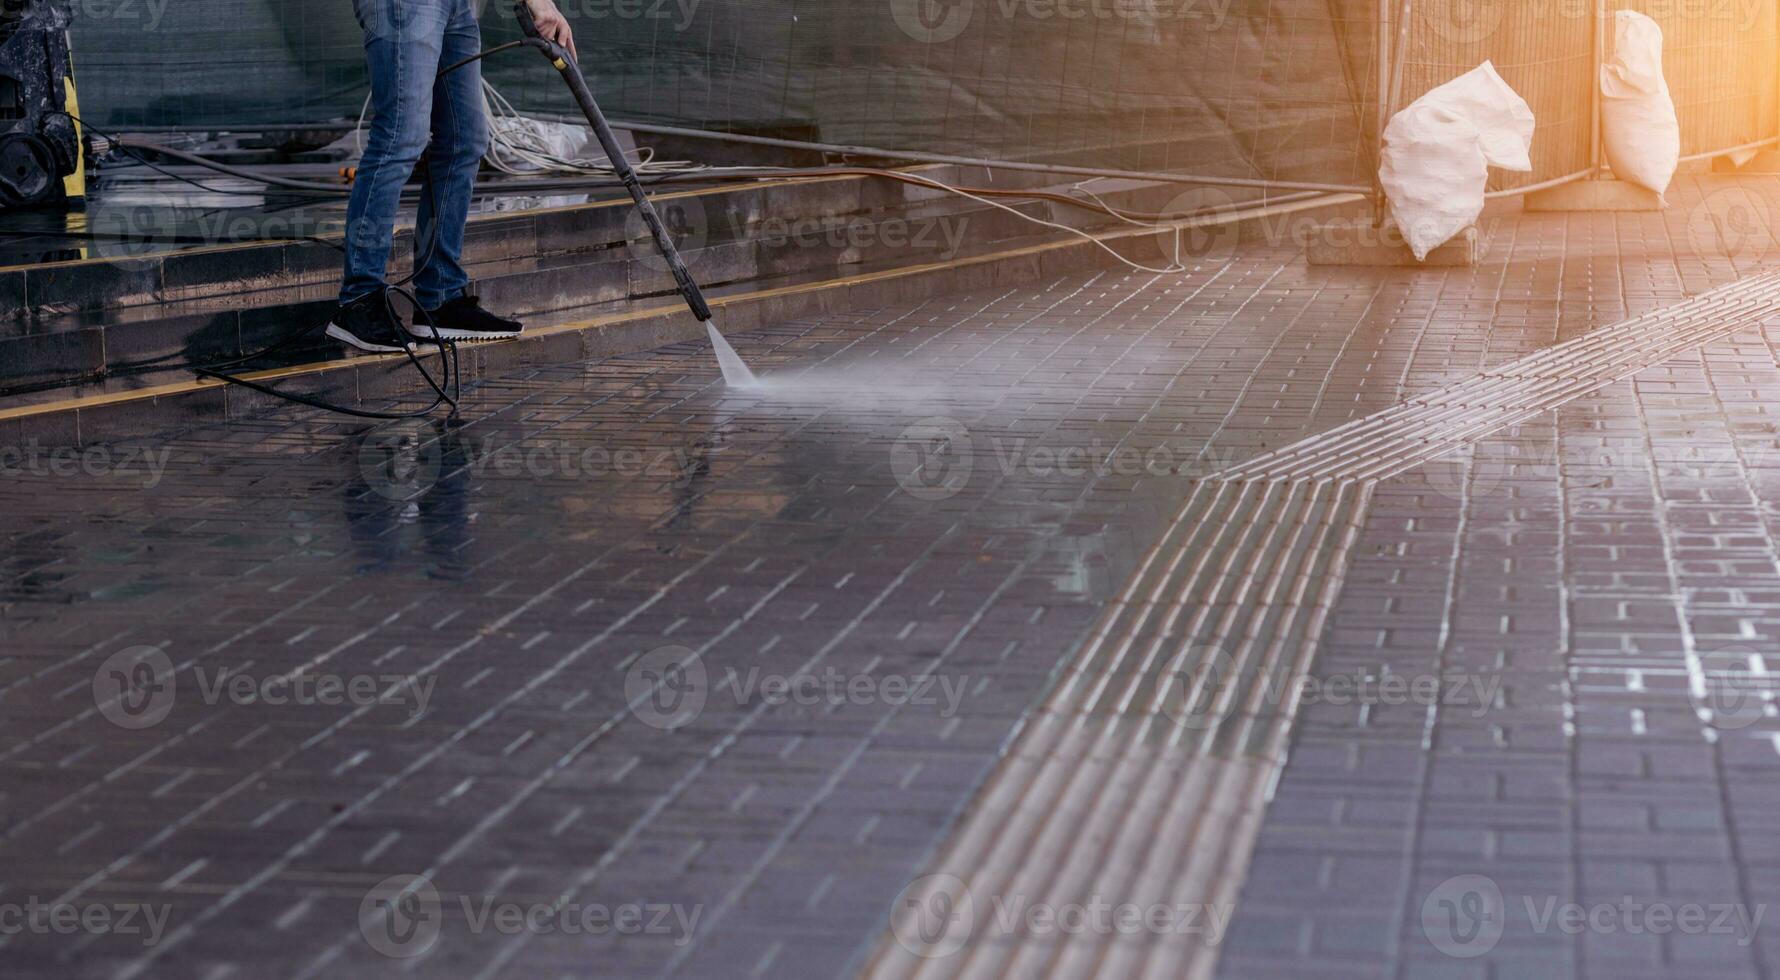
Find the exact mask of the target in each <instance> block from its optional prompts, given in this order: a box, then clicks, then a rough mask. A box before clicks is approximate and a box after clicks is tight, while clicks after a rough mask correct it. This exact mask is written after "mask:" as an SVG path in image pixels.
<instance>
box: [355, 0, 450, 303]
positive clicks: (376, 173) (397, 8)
mask: <svg viewBox="0 0 1780 980" xmlns="http://www.w3.org/2000/svg"><path fill="white" fill-rule="evenodd" d="M462 4H463V0H353V4H352V6H353V12H354V13H355V14H356V15H357V16H358V20H359V25H360V26H361V27H363V28H364V31H365V62H366V65H367V66H368V67H369V69H370V76H371V108H372V111H373V112H374V113H375V115H374V116H373V118H372V120H371V127H370V129H371V132H370V136H369V138H368V139H367V140H366V143H365V153H364V156H363V158H362V159H360V161H359V168H358V177H357V178H356V179H355V180H354V181H353V184H352V199H351V201H350V202H349V203H348V204H347V208H346V272H345V275H344V277H343V278H342V281H341V284H340V302H341V305H343V306H344V305H346V304H349V303H352V302H353V301H354V300H358V299H361V298H363V297H365V296H368V295H370V294H372V293H374V292H377V291H379V290H381V289H382V288H383V277H384V273H385V271H386V270H387V269H388V267H389V252H390V241H391V237H392V234H393V230H394V227H395V219H396V209H397V207H398V206H399V205H400V204H401V196H402V185H403V184H405V183H407V181H408V177H409V175H410V174H412V173H413V171H414V164H415V162H416V161H418V160H419V159H420V154H421V153H422V152H423V151H424V150H425V149H426V145H427V139H428V135H429V129H430V121H431V117H432V108H433V105H432V103H433V76H434V75H435V74H436V73H437V72H438V70H439V67H440V65H439V58H440V53H441V51H442V49H443V47H444V44H445V33H446V26H447V24H448V23H449V22H450V19H451V18H450V13H451V8H453V7H456V6H461V5H462Z"/></svg>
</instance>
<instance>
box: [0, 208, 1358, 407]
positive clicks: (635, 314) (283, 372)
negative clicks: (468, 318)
mask: <svg viewBox="0 0 1780 980" xmlns="http://www.w3.org/2000/svg"><path fill="white" fill-rule="evenodd" d="M823 179H825V180H826V179H829V178H823ZM1362 200H1365V197H1364V195H1360V194H1332V195H1329V196H1328V197H1326V198H1318V199H1313V200H1306V201H1294V202H1292V203H1289V204H1276V205H1269V206H1264V207H1258V208H1245V209H1242V210H1237V211H1228V212H1224V213H1221V214H1215V215H1207V216H1205V217H1201V218H1188V219H1185V220H1183V221H1177V222H1173V223H1171V225H1169V227H1179V228H1196V227H1205V226H1207V225H1215V224H1223V223H1227V222H1231V221H1241V220H1243V219H1245V218H1250V217H1258V216H1264V215H1279V214H1292V213H1295V212H1298V211H1308V210H1311V209H1313V208H1323V207H1331V206H1334V205H1338V204H1349V203H1352V202H1354V201H1362ZM624 203H626V204H629V203H630V202H628V201H626V202H624ZM1157 230H1158V229H1156V228H1141V229H1127V228H1121V229H1118V230H1115V231H1110V232H1105V233H1102V234H1099V235H1095V236H1094V240H1095V241H1100V242H1108V241H1118V240H1121V239H1126V238H1139V237H1149V236H1153V235H1155V234H1156V233H1157ZM1087 244H1088V242H1087V241H1086V240H1085V239H1082V238H1078V237H1075V236H1073V235H1072V236H1070V237H1069V238H1067V239H1062V240H1060V241H1055V242H1045V243H1043V244H1039V245H1027V246H1024V247H1022V248H1016V249H1010V250H1008V251H1005V252H991V253H989V254H986V255H976V256H971V257H969V258H963V259H957V260H954V261H950V262H924V263H922V264H920V265H909V266H902V267H899V268H895V269H883V270H880V271H877V272H866V273H861V274H859V275H853V276H844V277H842V278H839V279H823V280H820V281H817V282H806V283H799V284H797V285H795V286H779V287H776V288H773V289H762V290H758V291H756V292H751V293H737V294H735V295H733V296H718V297H713V298H711V299H710V301H709V302H710V305H711V307H712V309H715V310H720V309H723V308H725V307H729V306H737V305H740V304H743V303H756V302H761V301H764V300H772V299H778V298H781V297H785V296H799V295H803V294H805V293H817V292H821V291H823V290H828V289H845V288H847V287H850V286H857V285H863V284H868V283H874V282H888V281H890V280H894V279H904V278H908V277H911V276H919V275H925V274H927V273H931V272H939V271H942V270H945V269H963V268H970V267H972V266H979V265H985V264H988V263H992V262H1005V261H1007V260H1009V259H1017V258H1021V257H1024V256H1031V255H1042V254H1044V253H1046V252H1054V251H1057V250H1059V249H1064V248H1076V247H1080V246H1083V245H1087ZM676 311H685V305H684V304H682V303H679V302H675V303H673V304H672V305H669V306H651V307H648V308H646V309H641V310H627V311H625V312H623V313H609V314H606V315H604V316H596V317H592V318H589V319H586V320H571V321H569V322H567V323H559V324H556V325H554V326H549V327H539V328H537V329H535V330H527V331H526V332H525V334H524V336H523V337H521V338H520V340H519V341H518V342H523V341H525V340H527V339H530V338H533V337H553V336H556V335H558V334H564V333H571V332H579V331H587V330H597V329H600V328H603V327H610V326H614V325H616V324H620V323H628V322H630V321H633V320H647V319H651V318H653V317H659V316H669V315H672V314H673V313H675V312H676ZM422 356H424V357H436V356H438V355H437V352H431V351H429V352H427V353H426V354H424V355H422ZM392 360H407V355H405V354H359V355H357V356H355V357H351V358H348V359H346V360H341V361H326V362H323V363H320V364H296V365H291V366H290V367H282V368H271V369H268V370H265V371H251V372H247V373H244V374H242V375H240V377H242V378H245V379H247V380H249V381H267V380H277V379H279V378H294V377H300V376H307V375H315V374H326V373H327V372H329V371H338V370H342V369H345V368H356V367H359V366H361V365H365V364H375V363H378V362H380V361H392ZM226 383H227V382H223V381H216V380H213V379H209V378H199V379H194V380H192V381H175V382H170V383H168V384H164V385H154V386H151V387H148V388H135V389H132V390H130V391H119V392H112V393H109V394H103V395H89V396H86V397H81V398H68V399H63V400H60V401H53V402H43V403H41V404H37V405H25V406H20V407H18V408H5V409H0V422H3V421H6V420H8V419H17V418H29V417H31V416H35V415H48V414H50V413H53V412H66V411H71V410H74V409H80V408H98V407H101V406H105V405H116V404H120V403H123V402H134V401H145V400H149V399H154V398H161V397H165V396H169V395H182V394H186V393H189V392H194V391H202V390H204V389H206V388H214V387H217V386H218V385H222V384H226Z"/></svg>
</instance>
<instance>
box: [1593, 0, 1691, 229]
mask: <svg viewBox="0 0 1780 980" xmlns="http://www.w3.org/2000/svg"><path fill="white" fill-rule="evenodd" d="M1601 142H1602V144H1603V145H1604V146H1605V148H1606V151H1607V163H1608V164H1609V165H1611V166H1612V167H1613V175H1614V176H1615V177H1618V178H1619V179H1620V180H1624V181H1629V182H1631V183H1633V184H1637V185H1639V186H1641V187H1648V188H1650V189H1651V190H1653V191H1655V192H1656V193H1657V194H1659V195H1660V194H1662V193H1663V192H1664V191H1667V190H1668V189H1669V181H1670V180H1671V179H1672V178H1673V177H1674V176H1675V168H1676V167H1677V166H1678V165H1679V164H1680V161H1681V124H1680V122H1678V121H1677V120H1676V119H1675V100H1674V99H1672V98H1670V97H1669V83H1668V82H1667V81H1665V80H1664V79H1663V29H1662V28H1661V27H1658V26H1657V23H1656V21H1654V20H1651V19H1650V18H1649V17H1646V16H1644V15H1643V14H1640V13H1638V12H1637V11H1634V10H1621V11H1619V12H1618V13H1616V14H1615V15H1614V18H1613V60H1612V61H1610V62H1608V63H1607V64H1604V65H1602V66H1601Z"/></svg>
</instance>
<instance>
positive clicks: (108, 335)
mask: <svg viewBox="0 0 1780 980" xmlns="http://www.w3.org/2000/svg"><path fill="white" fill-rule="evenodd" d="M943 169H945V170H947V171H948V172H947V173H946V174H944V176H945V177H949V178H952V179H957V178H958V177H959V176H964V177H966V178H968V174H964V175H960V174H958V173H957V172H956V171H957V170H958V168H943ZM980 179H987V175H982V177H981V178H980ZM880 185H883V186H880ZM1164 195H1166V197H1165V196H1164ZM1102 196H1103V197H1104V198H1105V199H1106V200H1107V201H1108V202H1109V203H1112V204H1114V205H1115V206H1119V207H1127V208H1134V209H1139V210H1157V209H1164V208H1177V207H1181V206H1183V205H1182V204H1181V203H1180V202H1181V201H1183V200H1186V201H1189V202H1191V201H1196V200H1198V197H1197V196H1194V194H1192V193H1189V195H1188V197H1187V198H1183V197H1182V191H1181V189H1180V188H1178V187H1174V186H1172V185H1159V186H1158V185H1129V186H1119V187H1113V188H1108V189H1106V190H1105V192H1104V194H1103V195H1102ZM1227 199H1228V196H1227V195H1220V196H1219V198H1218V199H1216V200H1213V202H1212V203H1220V202H1221V201H1222V200H1227ZM1171 202H1173V203H1171ZM659 204H660V205H661V208H662V210H663V211H664V213H665V214H666V215H667V217H668V220H669V222H670V225H671V226H673V227H677V228H681V229H683V230H684V231H685V234H683V235H681V236H679V237H680V239H681V241H680V246H681V249H682V251H683V255H684V257H685V258H686V260H687V262H688V264H689V266H690V268H691V269H692V272H693V274H694V276H695V277H696V278H697V279H698V280H699V281H700V282H701V284H703V285H705V286H707V287H720V286H724V285H728V284H739V283H752V284H754V285H755V287H756V288H759V287H762V286H770V285H773V284H775V283H781V282H785V281H792V280H798V279H801V278H802V277H806V276H807V275H809V274H811V273H818V274H836V273H838V272H840V271H842V270H851V269H862V268H872V269H875V268H886V267H894V266H896V265H899V264H910V263H925V262H932V261H940V260H944V259H946V258H948V257H955V256H957V255H960V254H971V253H973V252H974V253H980V252H982V251H985V250H994V249H995V248H998V247H1000V245H1001V244H1002V243H1005V242H1008V241H1015V240H1022V239H1024V238H1025V237H1026V236H1028V235H1029V234H1030V233H1031V232H1032V230H1033V228H1034V227H1036V226H1034V225H1032V224H1030V223H1029V222H1027V221H1025V220H1023V219H1022V218H1020V217H1019V216H1018V215H1016V214H1011V213H1009V212H1008V211H1007V210H1004V209H1002V208H999V207H994V206H990V205H985V204H982V203H980V202H977V201H974V200H971V199H968V198H963V197H959V196H957V195H953V194H950V193H947V192H944V191H941V190H935V189H931V188H924V187H917V186H913V185H909V184H904V183H897V182H892V181H886V180H881V179H875V178H871V179H867V178H823V179H819V180H799V181H792V182H783V183H780V184H777V185H768V186H747V187H727V188H713V189H707V190H701V191H693V192H676V193H673V194H669V195H664V196H663V197H662V198H661V200H660V201H659ZM1008 206H1009V207H1012V208H1014V209H1015V210H1017V211H1019V212H1020V213H1022V214H1027V215H1030V216H1033V217H1040V218H1049V219H1055V218H1056V217H1059V216H1062V215H1063V214H1065V213H1068V214H1070V223H1071V224H1072V225H1074V226H1078V227H1095V226H1096V224H1098V226H1109V225H1111V224H1113V223H1114V222H1113V219H1111V218H1106V217H1104V216H1101V217H1100V220H1099V222H1098V223H1096V222H1094V221H1091V220H1089V221H1084V220H1083V219H1082V217H1081V216H1082V215H1088V217H1089V218H1092V217H1094V216H1093V215H1091V214H1089V213H1088V212H1082V211H1080V210H1078V209H1071V208H1064V207H1061V206H1058V205H1055V204H1049V203H1042V202H1036V203H1035V202H1013V203H1010V204H1009V205H1008ZM1188 206H1190V205H1188ZM633 213H634V211H633V209H632V208H631V207H630V206H629V202H628V201H626V202H622V203H618V202H602V203H599V204H595V205H588V206H581V207H574V208H565V209H559V210H553V211H547V212H541V213H537V214H527V215H520V216H502V217H501V218H498V219H490V220H482V221H477V222H474V223H473V224H472V226H471V234H470V240H469V243H468V247H467V253H468V255H469V259H470V260H469V262H468V263H467V265H468V266H469V271H470V273H471V275H472V276H473V277H474V278H475V280H476V282H477V289H478V290H479V291H480V292H481V293H482V294H483V295H484V297H486V299H487V301H488V303H489V305H490V306H491V307H494V308H497V309H500V310H502V311H505V312H510V313H513V314H515V315H520V316H525V317H533V316H536V315H538V314H544V313H551V312H555V311H561V310H568V309H577V308H583V307H590V306H596V305H601V304H609V303H625V302H649V301H653V300H655V299H657V298H659V297H667V296H673V295H675V292H674V283H673V280H672V277H671V275H670V274H669V272H668V270H667V268H666V265H665V263H663V262H662V261H661V260H660V258H659V257H658V256H657V255H656V254H655V251H654V248H653V246H652V244H651V243H647V240H646V239H644V238H642V237H641V234H642V228H641V223H640V221H637V220H636V219H634V218H633V217H631V215H632V214H633ZM627 224H628V227H627ZM1048 234H1055V235H1061V234H1064V233H1063V232H1061V231H1057V232H1051V233H1048ZM323 257H325V258H326V259H327V261H326V262H323V261H322V258H323ZM338 261H339V256H338V253H337V252H336V251H334V250H332V249H328V248H326V247H325V246H321V245H316V244H312V243H294V244H285V243H280V244H269V245H256V246H241V247H233V248H219V249H208V250H204V251H201V252H198V253H176V254H173V255H169V256H165V257H161V258H158V259H156V260H155V261H153V262H150V263H146V264H143V265H142V266H140V267H137V266H135V265H130V266H120V265H117V264H108V263H103V262H98V263H95V262H91V261H88V262H83V263H77V264H74V263H71V264H67V266H66V267H57V268H53V269H51V270H49V271H50V273H51V274H52V275H50V276H47V277H46V276H37V278H36V279H33V278H31V277H32V276H34V275H37V274H38V273H40V272H42V271H43V270H38V269H25V270H22V273H23V275H24V276H25V277H26V288H27V290H29V289H30V288H31V287H32V286H34V285H36V284H37V283H38V281H39V280H42V281H44V282H47V283H49V284H51V288H49V289H45V290H41V291H39V292H38V293H36V294H35V295H38V297H39V299H41V300H43V302H41V303H39V304H37V305H36V306H35V307H34V309H33V312H32V314H31V315H28V316H20V317H15V318H13V319H11V320H0V398H5V399H7V400H8V402H10V403H13V404H21V403H29V402H30V401H31V400H33V399H36V400H42V399H44V398H49V397H63V396H65V395H66V394H67V391H61V389H78V392H77V393H80V394H91V393H108V392H113V391H118V390H127V389H129V388H133V387H140V386H141V385H142V384H145V383H155V382H156V381H158V380H161V379H162V376H163V375H164V374H165V373H166V368H167V366H169V365H178V364H193V363H214V362H217V361H222V360H227V359H230V358H237V357H240V356H242V355H243V354H245V353H248V352H252V351H257V350H261V349H264V348H266V347H268V346H271V345H273V344H276V343H278V342H280V341H281V340H285V339H287V338H289V337H290V336H291V334H292V331H293V330H297V329H302V328H303V327H305V326H313V325H317V324H320V323H321V322H323V321H324V320H325V319H326V317H327V316H328V314H329V313H330V312H331V311H332V308H333V301H334V296H335V291H336V289H337V288H338V275H339V272H338ZM400 265H401V263H400V262H398V267H400ZM120 274H123V275H125V276H134V277H135V278H136V279H137V280H139V281H140V282H142V283H150V282H152V288H147V287H146V286H144V287H143V288H140V289H135V291H132V287H128V286H121V285H120V279H119V276H120ZM108 286H117V287H119V288H117V289H116V290H115V291H112V292H107V291H106V290H107V287H108ZM335 353H336V351H335V345H332V344H330V343H327V342H325V341H324V340H323V339H322V338H320V337H319V335H317V336H316V337H314V338H311V339H309V340H306V341H304V342H301V343H297V344H293V345H291V346H289V347H288V348H286V349H283V350H281V351H280V352H279V356H280V358H281V360H275V361H273V362H271V363H272V364H274V365H276V364H278V363H298V362H303V361H309V360H314V359H316V358H318V357H327V356H333V355H334V354H335ZM19 399H25V401H23V402H21V401H19Z"/></svg>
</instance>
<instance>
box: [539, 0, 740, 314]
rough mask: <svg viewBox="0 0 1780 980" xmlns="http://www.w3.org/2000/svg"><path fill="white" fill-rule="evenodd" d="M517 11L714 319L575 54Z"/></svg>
mask: <svg viewBox="0 0 1780 980" xmlns="http://www.w3.org/2000/svg"><path fill="white" fill-rule="evenodd" d="M513 12H514V13H515V14H516V15H518V17H519V28H520V30H522V31H524V32H525V36H526V37H528V38H531V39H532V40H534V41H538V42H541V44H537V45H533V46H534V47H537V48H538V50H539V51H541V52H543V54H544V56H545V57H546V58H549V59H550V64H551V65H552V66H553V67H555V68H556V70H557V71H558V72H559V73H561V74H562V79H563V81H565V82H568V83H569V91H570V92H572V93H573V94H574V96H575V102H576V103H578V104H579V105H580V106H581V114H582V115H584V116H586V117H587V122H588V123H589V124H590V125H591V126H593V135H594V137H595V138H596V139H598V140H599V143H600V149H602V150H605V151H606V159H608V160H610V161H611V162H612V169H613V170H614V171H616V172H617V174H618V179H619V180H621V181H623V182H624V187H625V189H626V190H628V191H630V199H631V200H633V201H635V202H636V204H637V210H638V211H640V212H642V214H643V223H644V224H646V225H648V226H649V233H650V234H651V235H654V236H655V248H656V250H657V251H659V252H661V257H662V258H663V259H665V260H667V264H668V269H669V271H671V272H672V273H673V274H674V282H675V284H677V285H678V286H679V288H680V295H681V296H683V297H685V299H686V305H687V306H689V307H691V308H692V315H693V316H695V317H698V319H699V321H700V322H704V321H707V320H709V319H710V318H711V308H710V307H709V306H707V305H705V294H704V292H703V290H700V289H699V288H698V282H697V281H696V280H694V279H693V278H692V273H691V272H690V271H689V270H688V269H687V268H686V263H685V262H684V261H682V260H681V258H680V250H679V249H677V248H675V247H674V242H673V239H671V238H669V237H668V233H667V228H666V227H665V226H664V225H662V223H661V215H659V214H656V213H655V205H654V204H651V203H650V202H649V195H647V194H644V193H643V185H642V183H641V182H640V181H638V180H637V172H636V171H635V170H633V169H632V168H631V165H630V160H629V159H628V158H627V157H625V155H624V149H623V147H620V146H619V145H618V138H617V137H616V136H613V135H612V127H611V125H610V124H608V123H607V122H606V114H605V113H603V112H601V111H600V107H599V103H597V102H595V101H593V92H592V91H590V90H589V89H588V88H587V79H586V78H583V77H582V75H581V69H580V68H579V67H577V66H576V64H575V57H574V55H571V54H569V52H568V51H567V49H565V48H564V47H563V46H562V45H560V44H557V43H556V42H555V41H552V40H550V39H549V38H547V37H544V36H543V35H542V34H540V33H538V22H537V21H536V20H534V19H533V18H532V11H531V7H530V6H528V5H527V4H526V0H516V2H515V3H514V4H513Z"/></svg>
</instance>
